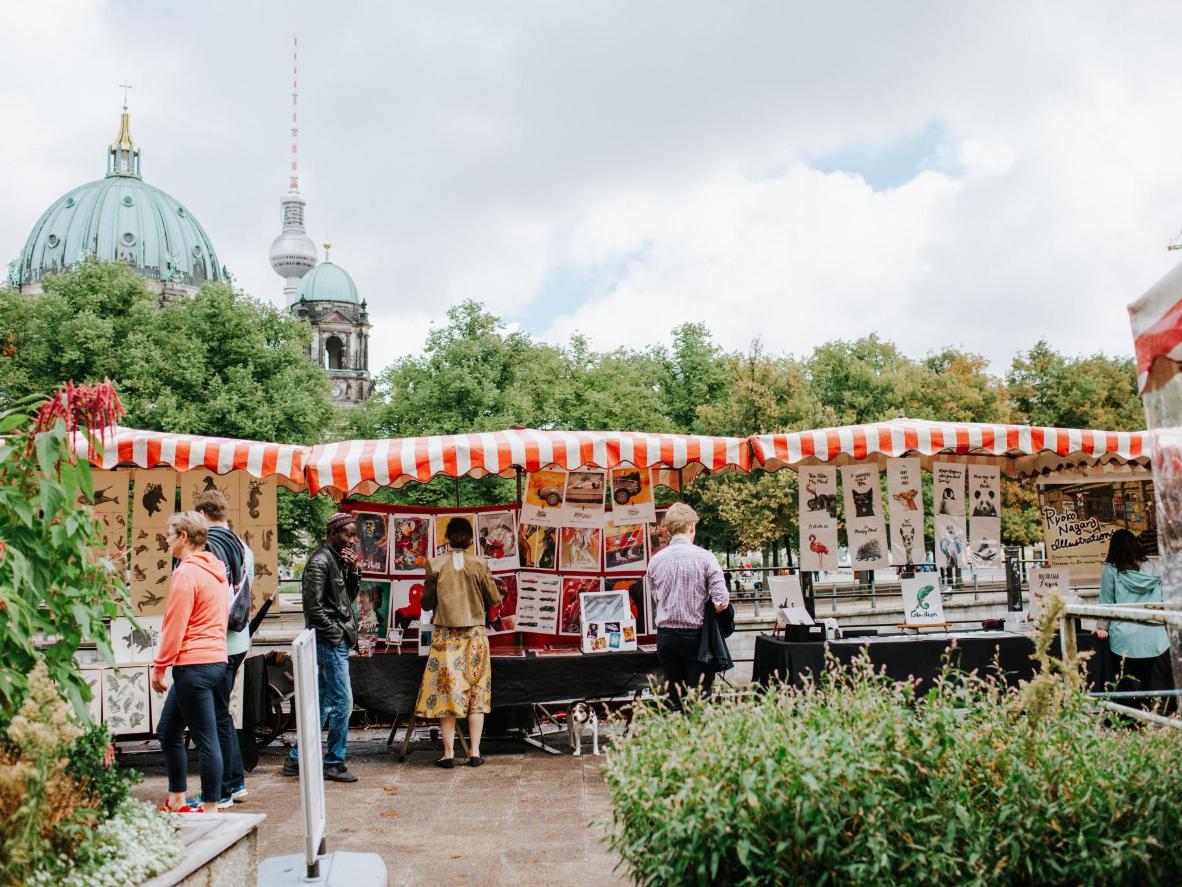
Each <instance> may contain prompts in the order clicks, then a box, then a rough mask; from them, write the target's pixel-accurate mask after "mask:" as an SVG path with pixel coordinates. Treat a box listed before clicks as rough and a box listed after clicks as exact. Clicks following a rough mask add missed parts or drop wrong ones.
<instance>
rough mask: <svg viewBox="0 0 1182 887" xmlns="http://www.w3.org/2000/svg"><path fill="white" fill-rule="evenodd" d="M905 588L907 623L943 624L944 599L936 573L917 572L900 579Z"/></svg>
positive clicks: (905, 621)
mask: <svg viewBox="0 0 1182 887" xmlns="http://www.w3.org/2000/svg"><path fill="white" fill-rule="evenodd" d="M900 585H901V586H902V590H903V622H904V623H905V624H907V625H942V624H944V623H945V619H944V601H943V599H942V598H941V597H940V579H939V577H938V576H937V575H936V574H935V573H916V574H915V575H913V576H909V577H903V578H902V579H901V580H900Z"/></svg>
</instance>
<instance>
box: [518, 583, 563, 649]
mask: <svg viewBox="0 0 1182 887" xmlns="http://www.w3.org/2000/svg"><path fill="white" fill-rule="evenodd" d="M561 602H562V578H561V577H560V576H555V575H553V574H547V573H524V572H523V573H518V574H517V612H516V624H517V630H518V631H530V632H534V633H536V634H557V633H558V608H559V606H560V605H561Z"/></svg>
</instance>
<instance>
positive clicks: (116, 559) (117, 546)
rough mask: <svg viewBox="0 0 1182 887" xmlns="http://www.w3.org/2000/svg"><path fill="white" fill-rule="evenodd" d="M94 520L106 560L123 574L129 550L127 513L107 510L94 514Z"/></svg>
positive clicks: (125, 569) (145, 603) (145, 602)
mask: <svg viewBox="0 0 1182 887" xmlns="http://www.w3.org/2000/svg"><path fill="white" fill-rule="evenodd" d="M95 520H96V521H97V523H98V526H99V529H100V531H101V532H102V543H103V554H104V555H106V558H107V560H109V561H110V562H111V563H112V564H114V565H115V570H116V572H118V573H119V574H121V575H125V574H126V573H127V567H128V564H129V563H130V559H129V557H128V555H129V554H130V551H131V545H130V544H129V538H128V537H129V535H130V534H129V532H128V526H127V515H126V514H122V513H113V512H108V513H106V514H96V515H95ZM140 602H141V603H143V604H144V605H145V606H146V605H147V603H148V602H147V601H144V600H141V601H140Z"/></svg>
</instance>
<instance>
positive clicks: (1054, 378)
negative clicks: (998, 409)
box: [1006, 339, 1145, 431]
mask: <svg viewBox="0 0 1182 887" xmlns="http://www.w3.org/2000/svg"><path fill="white" fill-rule="evenodd" d="M1006 387H1007V388H1008V389H1009V399H1010V405H1011V409H1012V411H1013V421H1015V422H1018V423H1021V424H1028V425H1050V426H1058V427H1062V428H1103V429H1106V430H1109V431H1139V430H1141V429H1143V428H1144V427H1145V411H1144V408H1143V407H1142V405H1141V399H1140V397H1139V396H1138V394H1137V369H1136V365H1135V364H1134V363H1133V360H1132V358H1121V357H1107V356H1105V355H1103V354H1094V355H1092V356H1091V357H1065V356H1063V355H1062V354H1059V353H1058V352H1056V351H1054V350H1053V349H1052V348H1051V346H1050V345H1048V344H1047V343H1046V341H1045V340H1041V339H1040V340H1039V341H1038V342H1037V343H1036V344H1035V345H1034V347H1033V348H1031V349H1030V350H1029V351H1027V352H1026V353H1024V354H1019V355H1018V356H1016V357H1015V358H1014V360H1013V363H1012V364H1011V365H1010V371H1009V373H1008V374H1007V375H1006Z"/></svg>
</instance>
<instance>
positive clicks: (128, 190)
mask: <svg viewBox="0 0 1182 887" xmlns="http://www.w3.org/2000/svg"><path fill="white" fill-rule="evenodd" d="M139 159H140V158H139V149H138V148H135V147H134V146H133V145H132V143H131V135H130V132H129V124H128V121H127V112H126V110H124V113H123V119H122V127H121V130H120V134H119V136H117V137H116V141H115V142H114V143H113V144H112V145H111V147H110V149H109V151H108V164H107V175H106V177H105V178H102V179H98V180H97V181H94V182H89V183H87V184H85V185H81V186H79V187H77V188H75V189H74V190H72V191H69V192H68V193H66V194H64V195H62V196H61V197H59V198H58V199H57V200H55V201H54V202H53V203H52V204H51V205H50V207H49V209H47V210H46V211H45V212H44V213H43V214H42V215H41V218H40V219H38V220H37V224H36V225H34V226H33V230H32V233H30V234H29V238H28V240H27V241H26V242H25V248H24V250H23V251H22V252H21V255H20V258H19V259H18V260H17V263H16V267H15V268H14V272H15V273H14V274H13V275H12V277H13V283H15V284H17V285H18V286H21V287H26V286H34V285H38V284H39V283H40V281H41V279H42V277H44V276H45V275H46V274H52V273H55V272H60V271H66V270H69V269H70V268H71V267H73V266H74V265H76V264H77V263H78V262H80V261H81V260H83V259H85V258H86V257H88V256H97V257H98V258H99V259H103V260H106V261H111V262H114V261H124V262H127V263H128V264H129V265H131V266H132V267H133V268H134V269H135V270H136V271H137V272H139V273H140V274H141V275H143V276H144V277H147V278H150V279H153V280H159V281H161V282H162V283H163V284H164V285H166V286H170V287H174V288H177V289H192V290H196V289H197V288H199V287H200V286H201V285H202V284H204V283H205V282H206V281H210V280H222V279H224V272H223V270H222V268H221V266H220V265H219V263H218V259H217V254H216V253H215V252H214V249H213V244H212V243H211V242H210V240H209V236H208V235H207V234H206V233H205V229H204V228H202V227H201V223H200V222H198V221H197V219H196V217H194V216H193V214H192V213H191V212H190V211H189V210H188V209H187V208H186V207H185V206H184V205H183V204H182V203H181V202H180V201H178V200H176V199H175V198H174V197H171V196H170V195H168V194H166V193H164V192H163V191H161V190H160V189H159V188H154V187H153V186H151V185H149V184H147V183H146V182H145V181H143V179H141V178H140V175H139Z"/></svg>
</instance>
